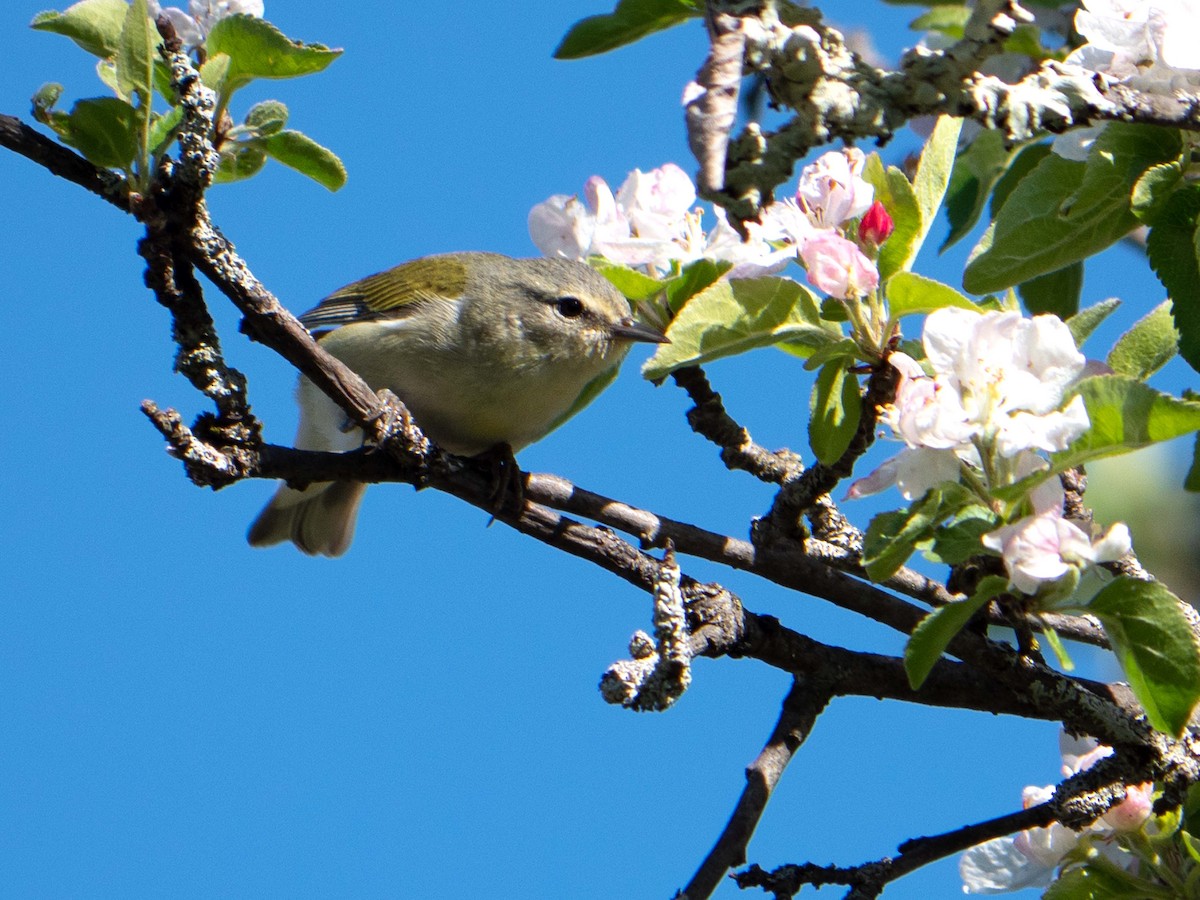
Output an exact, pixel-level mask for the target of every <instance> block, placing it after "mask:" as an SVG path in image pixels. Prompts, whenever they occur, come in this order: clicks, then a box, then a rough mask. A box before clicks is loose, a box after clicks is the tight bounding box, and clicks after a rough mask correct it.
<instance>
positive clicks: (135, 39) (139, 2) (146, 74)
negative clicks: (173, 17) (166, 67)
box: [116, 0, 158, 103]
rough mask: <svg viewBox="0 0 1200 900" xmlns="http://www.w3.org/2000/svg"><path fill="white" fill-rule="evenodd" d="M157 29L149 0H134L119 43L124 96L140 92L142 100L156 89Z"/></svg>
mask: <svg viewBox="0 0 1200 900" xmlns="http://www.w3.org/2000/svg"><path fill="white" fill-rule="evenodd" d="M157 46H158V32H156V31H154V30H153V27H152V26H151V24H150V12H149V10H148V9H147V8H146V0H132V2H131V3H130V4H129V8H128V10H127V13H126V16H125V22H124V25H123V26H122V28H121V37H120V41H119V43H118V44H117V56H116V66H117V84H118V85H120V87H121V92H122V94H123V96H125V97H129V98H132V97H133V95H134V93H137V94H140V95H141V97H142V101H143V103H145V102H148V101H149V100H150V98H151V96H152V95H153V92H154V60H155V58H156V57H157V55H158V54H157V53H156V52H155V47H157Z"/></svg>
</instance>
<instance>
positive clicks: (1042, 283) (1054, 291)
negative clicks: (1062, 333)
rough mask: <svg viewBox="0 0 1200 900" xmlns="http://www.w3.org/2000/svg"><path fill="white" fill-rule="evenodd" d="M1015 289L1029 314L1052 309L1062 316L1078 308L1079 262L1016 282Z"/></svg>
mask: <svg viewBox="0 0 1200 900" xmlns="http://www.w3.org/2000/svg"><path fill="white" fill-rule="evenodd" d="M1017 293H1018V294H1020V295H1021V300H1022V302H1023V303H1024V304H1025V308H1026V309H1027V310H1029V314H1030V315H1031V316H1036V315H1039V314H1041V313H1053V314H1054V315H1056V316H1058V317H1059V318H1060V319H1063V320H1066V319H1069V318H1071V316H1073V315H1075V313H1077V312H1079V298H1080V296H1081V295H1082V294H1083V263H1081V262H1074V263H1071V264H1070V265H1067V266H1063V267H1062V268H1061V269H1055V270H1054V271H1053V272H1047V273H1046V274H1044V275H1038V276H1037V277H1036V278H1031V279H1029V280H1028V281H1022V282H1021V283H1020V284H1018V285H1017Z"/></svg>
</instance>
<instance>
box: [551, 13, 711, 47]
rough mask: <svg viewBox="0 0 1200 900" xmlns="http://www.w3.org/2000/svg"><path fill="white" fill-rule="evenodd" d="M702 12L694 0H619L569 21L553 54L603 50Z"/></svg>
mask: <svg viewBox="0 0 1200 900" xmlns="http://www.w3.org/2000/svg"><path fill="white" fill-rule="evenodd" d="M702 14H703V9H702V7H701V6H699V5H698V4H697V3H696V2H695V0H620V2H619V3H617V8H616V9H615V10H613V11H612V12H611V13H605V14H602V15H598V16H588V17H587V18H586V19H581V20H580V21H578V22H576V23H575V24H574V25H572V26H571V28H570V29H569V30H568V31H567V34H566V36H565V37H564V38H563V39H562V43H560V44H559V45H558V47H557V48H556V49H555V51H554V58H555V59H579V58H580V57H584V56H594V55H595V54H597V53H607V52H608V51H609V50H615V49H616V48H617V47H623V46H624V45H626V44H632V43H633V42H634V41H639V40H641V39H642V38H644V37H646V35H648V34H653V33H654V32H656V31H663V30H664V29H667V28H672V27H674V26H675V25H679V24H681V23H683V22H686V21H687V20H688V19H693V18H696V17H698V16H700V15H702Z"/></svg>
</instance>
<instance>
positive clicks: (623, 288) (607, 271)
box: [592, 257, 663, 304]
mask: <svg viewBox="0 0 1200 900" xmlns="http://www.w3.org/2000/svg"><path fill="white" fill-rule="evenodd" d="M592 265H593V267H594V268H595V269H596V270H597V271H598V272H599V273H600V274H601V275H603V276H604V277H605V278H607V279H608V280H609V281H611V282H612V284H613V287H615V288H616V289H617V290H618V291H620V292H621V293H622V294H624V295H625V298H626V299H627V300H629V302H630V303H635V304H636V303H643V302H645V301H646V300H649V299H651V298H652V297H656V296H657V295H658V294H659V292H660V291H662V290H663V283H662V282H661V281H659V280H658V279H657V278H651V277H650V276H649V275H646V274H645V273H643V272H639V271H637V270H636V269H631V268H629V266H622V265H618V264H617V263H612V262H609V261H608V260H606V259H604V258H603V257H596V261H595V262H593V263H592Z"/></svg>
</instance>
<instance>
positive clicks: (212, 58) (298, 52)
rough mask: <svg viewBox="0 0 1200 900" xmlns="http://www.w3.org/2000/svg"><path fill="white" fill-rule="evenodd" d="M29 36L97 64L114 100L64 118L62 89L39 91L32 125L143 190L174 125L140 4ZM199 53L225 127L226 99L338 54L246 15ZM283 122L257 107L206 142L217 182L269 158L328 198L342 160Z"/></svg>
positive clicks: (54, 23)
mask: <svg viewBox="0 0 1200 900" xmlns="http://www.w3.org/2000/svg"><path fill="white" fill-rule="evenodd" d="M32 27H33V28H35V29H37V30H39V31H48V32H52V33H55V34H62V35H65V36H66V37H69V38H71V39H72V40H73V41H75V42H76V43H77V44H79V45H80V46H81V47H83V48H84V49H85V50H87V51H88V52H89V53H93V54H95V55H96V56H99V57H100V61H99V63H98V64H97V69H96V71H97V75H98V76H99V78H100V80H101V81H102V82H103V83H104V84H105V85H106V86H107V87H108V88H109V89H110V90H112V92H113V93H114V94H115V95H116V97H115V98H113V97H100V98H88V99H85V100H80V101H79V102H77V103H76V104H75V105H74V106H73V107H72V109H71V112H69V113H63V112H59V111H56V110H55V109H54V108H53V107H54V104H55V103H56V102H57V101H58V99H59V97H60V96H61V94H62V87H61V85H59V86H53V87H52V86H47V87H45V88H43V89H42V90H40V91H39V92H38V93H37V95H35V97H34V117H35V118H36V119H37V120H38V121H39V122H42V123H44V124H46V125H48V126H49V127H50V128H52V129H53V130H54V131H55V133H56V134H58V135H59V137H60V138H61V139H62V140H63V141H64V142H66V143H68V144H71V145H72V146H74V147H76V148H78V149H79V151H80V152H81V153H83V155H84V156H86V157H87V158H88V159H89V160H90V161H91V162H93V163H95V164H96V165H98V166H103V167H105V168H112V169H120V170H122V171H123V172H124V173H125V174H126V176H127V177H128V178H129V179H130V182H131V184H132V185H133V186H134V187H136V188H137V189H139V190H144V189H145V188H146V186H147V184H148V180H149V177H150V173H151V172H153V171H154V170H155V169H156V168H157V162H158V158H159V157H160V156H161V155H162V154H164V153H166V152H167V151H168V150H169V149H170V145H171V139H172V138H173V137H174V135H175V132H176V130H177V129H178V127H179V124H180V122H181V121H182V111H181V110H180V109H179V107H178V106H176V105H175V97H174V89H173V87H172V86H171V84H170V75H169V72H168V70H167V67H166V65H165V63H164V62H163V60H162V59H161V58H160V56H159V47H160V43H161V41H160V39H159V36H158V32H157V30H156V28H155V26H154V23H153V22H152V21H151V20H150V16H149V10H148V5H147V2H146V0H130V2H125V0H83V2H81V3H76V4H75V5H74V6H72V7H70V8H69V9H67V10H66V11H64V12H61V13H59V12H46V13H41V14H40V15H38V16H37V17H35V18H34V20H33V22H32ZM197 49H198V53H197V58H202V59H204V62H203V63H202V64H200V66H199V69H200V74H201V80H202V81H203V83H204V84H205V86H206V87H209V88H211V89H212V90H213V91H215V92H216V94H217V106H216V116H215V118H216V120H217V121H218V122H222V121H225V120H224V116H225V113H226V109H227V105H228V103H229V99H230V97H231V96H232V95H233V93H234V92H235V91H237V90H238V89H240V88H242V87H245V86H246V85H247V84H249V83H250V82H251V81H252V80H254V79H255V78H293V77H297V76H300V75H307V74H311V73H313V72H319V71H321V70H323V69H324V68H325V67H326V66H328V65H329V64H330V63H331V62H332V61H333V60H334V59H336V58H337V57H338V56H339V55H340V54H341V51H340V50H330V49H329V48H327V47H324V46H322V45H320V44H309V45H305V44H302V43H299V42H297V41H292V40H290V39H288V38H287V37H285V36H284V35H283V34H282V33H281V32H280V31H279V30H278V29H277V28H275V26H273V25H271V24H270V23H269V22H265V21H263V20H262V19H257V18H255V17H253V16H246V15H233V16H227V17H225V18H223V19H220V20H219V21H218V22H217V23H216V24H215V25H214V26H213V28H212V30H211V31H210V32H209V34H208V36H207V38H206V41H205V45H204V46H203V47H202V48H197ZM156 90H157V92H158V93H159V94H160V95H162V96H163V97H165V98H166V99H167V101H168V103H169V104H171V105H170V106H169V108H168V110H167V112H166V113H165V114H160V113H157V112H155V111H154V110H153V108H152V103H153V100H154V94H155V91H156ZM287 117H288V112H287V107H285V106H284V105H283V104H282V103H279V102H278V101H273V100H268V101H264V102H262V103H259V104H257V105H256V106H254V107H253V108H252V109H251V110H250V112H249V114H247V116H246V120H245V122H244V124H242V125H239V126H235V127H234V128H232V129H229V130H228V131H227V132H224V133H222V134H220V135H218V136H214V137H215V143H216V144H217V147H216V149H217V150H218V151H219V152H220V154H221V159H220V162H219V164H218V171H217V173H216V180H217V181H218V182H221V181H226V182H227V181H237V180H240V179H243V178H248V177H250V176H251V175H253V174H255V173H257V172H258V171H259V170H260V169H261V168H262V166H263V164H264V162H265V161H266V160H267V158H268V157H271V158H274V159H276V160H278V161H279V162H282V163H283V164H285V165H287V166H290V167H291V168H293V169H296V170H297V171H299V172H301V173H303V174H305V175H307V176H308V177H310V178H312V179H314V180H315V181H317V182H318V183H319V184H322V185H324V186H325V187H327V188H329V189H330V190H337V189H338V188H340V187H341V186H342V185H343V184H344V183H345V181H346V171H345V167H344V166H343V165H342V163H341V160H339V159H338V158H337V156H336V155H334V154H333V152H332V151H330V150H329V149H327V148H325V147H322V146H321V145H320V144H318V143H316V142H315V141H313V140H312V139H311V138H309V137H308V136H306V135H305V134H303V133H301V132H299V131H296V130H288V129H285V127H284V126H285V125H286V123H287ZM131 151H132V152H131Z"/></svg>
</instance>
